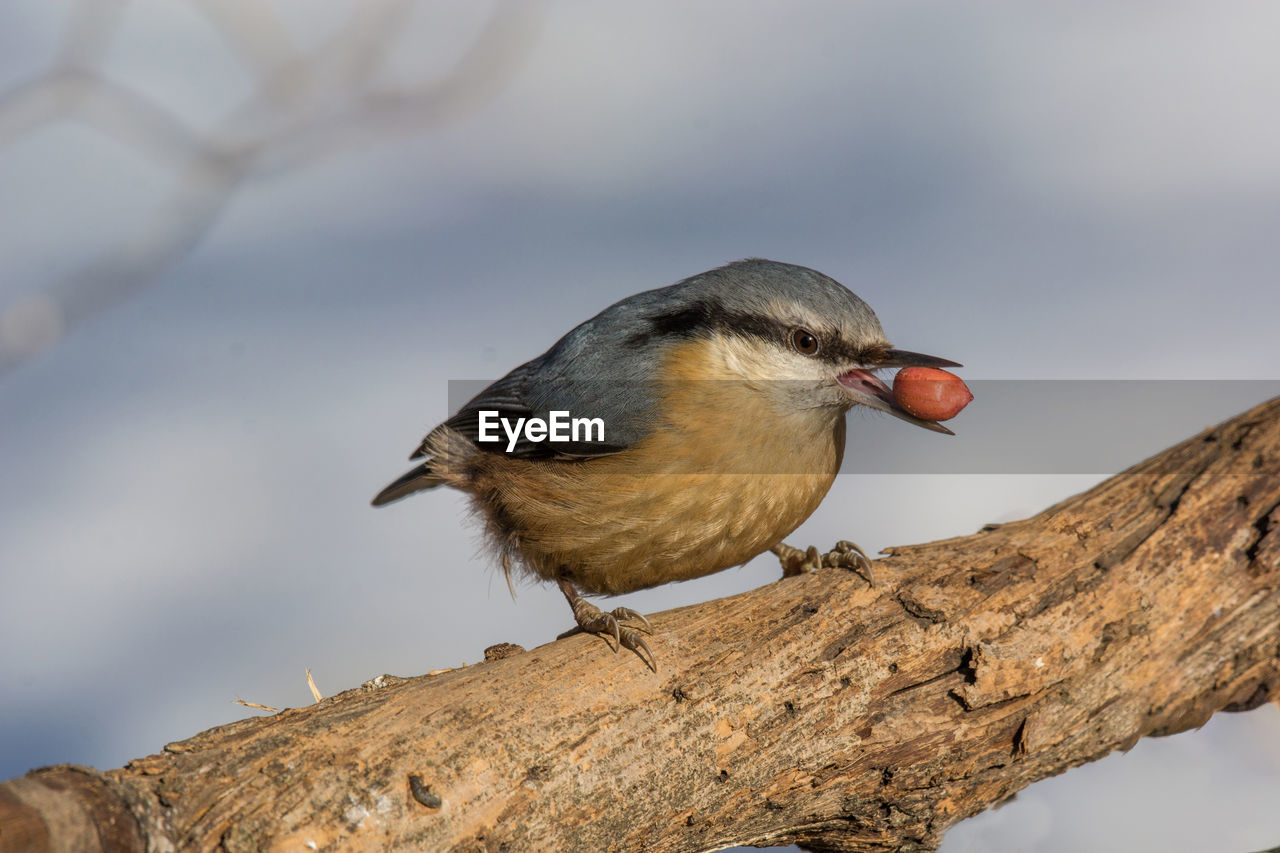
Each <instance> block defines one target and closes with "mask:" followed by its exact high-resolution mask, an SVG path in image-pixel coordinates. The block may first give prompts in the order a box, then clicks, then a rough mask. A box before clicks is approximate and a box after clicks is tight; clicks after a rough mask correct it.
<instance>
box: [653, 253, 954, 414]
mask: <svg viewBox="0 0 1280 853" xmlns="http://www.w3.org/2000/svg"><path fill="white" fill-rule="evenodd" d="M676 288H679V289H678V290H675V291H674V292H673V293H672V294H671V295H672V296H673V297H675V299H674V300H673V302H674V304H669V305H668V306H667V307H668V308H669V310H667V311H665V312H658V313H654V314H651V315H650V316H649V318H648V319H649V322H650V329H651V331H652V332H653V333H655V334H660V335H664V336H671V335H674V336H678V337H685V338H693V339H696V340H700V341H703V342H705V343H706V344H707V345H708V350H709V351H710V352H711V353H712V355H713V356H714V358H715V359H717V361H718V362H719V365H720V366H721V368H722V369H721V373H720V375H721V376H726V377H730V378H732V379H734V380H736V381H742V382H745V383H747V384H748V385H750V386H751V387H752V388H753V389H754V390H756V391H759V392H761V393H764V394H765V395H767V396H768V397H769V399H770V400H772V401H773V403H774V404H775V405H776V406H778V407H779V408H781V409H783V410H786V411H789V412H795V413H801V412H803V411H805V410H808V409H818V408H821V409H835V410H839V411H844V410H847V409H849V408H851V407H853V406H855V405H862V406H867V407H869V408H872V409H878V410H879V411H882V412H888V413H889V414H891V415H893V416H894V417H897V418H901V419H902V420H904V421H907V422H908V423H912V424H915V425H916V426H919V427H923V428H925V429H930V430H934V431H936V432H943V433H948V434H949V433H950V432H951V431H950V430H949V429H947V428H946V427H944V426H942V425H941V424H939V423H937V422H936V421H930V420H924V419H922V418H918V417H915V416H914V415H911V414H909V413H908V412H906V411H905V410H904V409H903V408H902V407H901V406H899V405H898V404H897V403H896V402H895V401H894V397H893V392H892V391H891V389H890V388H889V386H888V385H886V384H885V382H884V381H883V380H882V379H880V378H879V377H878V376H876V375H875V372H874V371H877V370H879V369H881V368H894V367H910V366H920V367H959V366H960V365H959V364H957V363H956V362H954V361H949V360H948V359H945V358H938V357H936V356H931V355H923V354H921V353H917V352H909V351H907V350H901V349H895V348H894V347H893V346H892V345H891V344H890V343H889V340H888V338H887V337H885V334H884V330H883V329H881V327H880V321H879V320H878V319H877V318H876V315H875V313H874V312H873V311H872V310H871V308H870V307H869V306H868V305H867V303H865V302H863V301H862V300H861V299H860V298H858V296H857V295H855V294H854V293H853V292H851V291H850V290H849V289H848V288H846V287H845V286H844V285H842V284H840V283H839V282H837V281H835V280H833V279H831V278H829V277H827V276H825V275H823V274H822V273H819V272H817V271H815V270H811V269H808V268H806V267H800V266H795V265H792V264H783V263H778V262H776V261H765V260H746V261H738V262H736V263H733V264H729V265H727V266H724V267H720V268H719V269H715V270H712V271H710V272H707V273H704V274H702V275H700V276H696V277H694V278H692V279H689V280H687V281H685V282H682V283H681V284H680V285H677V286H676Z"/></svg>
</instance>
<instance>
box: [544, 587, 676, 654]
mask: <svg viewBox="0 0 1280 853" xmlns="http://www.w3.org/2000/svg"><path fill="white" fill-rule="evenodd" d="M559 584H560V591H561V592H563V593H564V597H565V598H567V599H568V600H569V606H570V607H571V608H573V620H574V621H575V622H577V623H578V630H581V631H585V632H587V633H588V634H600V635H601V636H603V637H605V642H608V638H609V637H613V639H614V643H615V644H614V645H613V646H612V648H613V650H614V651H615V652H617V651H618V650H619V649H630V650H631V651H633V652H635V653H636V657H638V658H640V660H642V661H644V664H645V666H647V667H649V669H651V670H653V671H654V672H657V671H658V661H657V658H655V657H654V656H653V652H652V651H651V650H650V649H649V644H648V643H646V642H645V641H644V637H642V636H640V631H644V632H645V633H652V632H653V626H652V625H650V624H649V620H648V619H646V618H644V615H643V614H642V613H638V612H636V611H635V610H632V609H631V608H630V607H615V608H613V610H612V611H610V612H608V613H606V612H605V611H603V610H601V609H600V608H599V607H596V606H595V605H594V604H592V603H591V602H590V601H587V600H586V599H585V598H583V597H582V595H581V594H580V593H579V592H578V591H577V590H576V589H574V588H573V584H571V583H569V582H568V581H566V580H560V581H559ZM623 622H631V623H638V624H635V626H634V627H631V626H627V625H623V624H622V623H623ZM568 633H574V632H572V631H570V632H568ZM561 636H564V635H563V634H562V635H561ZM646 656H647V657H646Z"/></svg>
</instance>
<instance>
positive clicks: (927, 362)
mask: <svg viewBox="0 0 1280 853" xmlns="http://www.w3.org/2000/svg"><path fill="white" fill-rule="evenodd" d="M962 366H963V365H961V364H959V363H957V362H954V361H950V360H948V359H945V358H938V357H937V356H934V355H925V354H923V353H918V352H908V351H906V350H900V349H891V350H889V351H888V352H887V353H885V356H884V358H883V360H881V359H877V360H876V367H877V368H880V367H962ZM836 381H837V382H839V383H840V385H841V387H843V388H844V389H845V390H846V391H847V392H849V396H850V397H852V398H853V401H854V402H855V403H859V404H861V405H863V406H869V407H871V408H873V409H879V410H880V411H882V412H888V413H889V414H891V415H893V416H894V417H895V418H901V419H902V420H904V421H906V422H907V423H909V424H915V425H916V426H918V427H924V428H925V429H931V430H933V431H934V432H941V433H946V434H947V435H955V433H953V432H952V431H951V430H949V429H947V428H946V427H944V426H943V425H942V424H940V423H938V422H937V421H927V420H925V419H924V418H917V417H916V416H915V415H913V414H911V413H909V412H907V411H906V410H905V409H903V408H902V407H901V406H899V405H898V403H897V401H896V400H894V399H893V390H892V389H891V388H890V387H889V386H888V385H886V384H885V383H884V380H882V379H880V377H878V376H876V375H875V374H874V373H872V372H871V371H870V370H867V369H863V368H856V369H854V370H850V371H848V372H847V373H842V374H840V375H839V376H837V377H836Z"/></svg>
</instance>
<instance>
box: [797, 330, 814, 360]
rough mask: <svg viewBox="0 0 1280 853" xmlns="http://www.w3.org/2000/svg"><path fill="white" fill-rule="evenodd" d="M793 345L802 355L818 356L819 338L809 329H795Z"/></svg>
mask: <svg viewBox="0 0 1280 853" xmlns="http://www.w3.org/2000/svg"><path fill="white" fill-rule="evenodd" d="M791 345H792V346H793V347H795V348H796V352H798V353H800V354H801V355H817V354H818V348H819V347H818V336H817V335H815V334H814V333H813V332H811V331H809V330H808V329H795V330H793V331H792V332H791Z"/></svg>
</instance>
